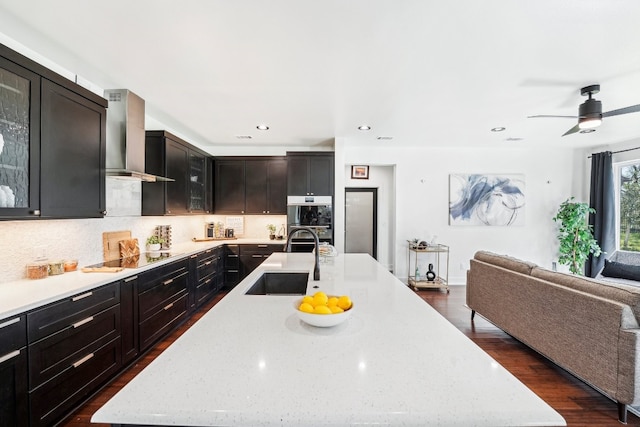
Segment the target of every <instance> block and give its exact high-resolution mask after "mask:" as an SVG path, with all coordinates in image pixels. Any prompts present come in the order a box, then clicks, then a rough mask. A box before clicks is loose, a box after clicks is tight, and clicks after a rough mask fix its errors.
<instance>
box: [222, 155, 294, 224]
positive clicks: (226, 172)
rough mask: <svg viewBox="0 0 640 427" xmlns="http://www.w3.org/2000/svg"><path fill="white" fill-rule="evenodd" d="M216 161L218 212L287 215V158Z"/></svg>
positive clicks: (223, 159)
mask: <svg viewBox="0 0 640 427" xmlns="http://www.w3.org/2000/svg"><path fill="white" fill-rule="evenodd" d="M215 164H216V174H215V178H214V180H215V213H216V214H249V215H250V214H258V215H268V214H271V215H286V213H287V194H286V191H287V184H286V183H287V160H286V159H285V158H284V157H251V158H224V157H219V158H217V159H216V161H215Z"/></svg>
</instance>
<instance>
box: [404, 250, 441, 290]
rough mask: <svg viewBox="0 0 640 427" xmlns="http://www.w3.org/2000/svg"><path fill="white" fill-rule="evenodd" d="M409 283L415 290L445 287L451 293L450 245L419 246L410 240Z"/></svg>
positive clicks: (408, 258)
mask: <svg viewBox="0 0 640 427" xmlns="http://www.w3.org/2000/svg"><path fill="white" fill-rule="evenodd" d="M408 244H409V246H408V251H409V252H408V257H407V264H408V272H407V276H408V284H409V286H411V287H412V288H413V289H414V290H416V291H417V290H418V289H444V290H446V291H447V293H449V246H447V245H443V244H439V243H438V244H430V245H427V246H419V245H417V244H416V243H414V242H411V241H408Z"/></svg>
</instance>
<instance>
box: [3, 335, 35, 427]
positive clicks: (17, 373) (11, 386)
mask: <svg viewBox="0 0 640 427" xmlns="http://www.w3.org/2000/svg"><path fill="white" fill-rule="evenodd" d="M25 335H26V333H25ZM27 397H28V394H27V350H26V348H24V347H23V348H20V349H16V350H14V351H12V352H11V353H8V354H3V355H0V426H2V427H5V426H6V427H9V426H11V427H26V426H28V425H29V402H28V399H27Z"/></svg>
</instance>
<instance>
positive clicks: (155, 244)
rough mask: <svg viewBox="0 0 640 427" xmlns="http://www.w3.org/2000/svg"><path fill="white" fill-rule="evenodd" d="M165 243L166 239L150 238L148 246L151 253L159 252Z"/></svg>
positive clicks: (154, 236)
mask: <svg viewBox="0 0 640 427" xmlns="http://www.w3.org/2000/svg"><path fill="white" fill-rule="evenodd" d="M162 243H164V239H163V238H162V237H160V236H156V235H153V236H149V238H147V246H148V247H149V250H150V251H157V250H160V245H161V244H162Z"/></svg>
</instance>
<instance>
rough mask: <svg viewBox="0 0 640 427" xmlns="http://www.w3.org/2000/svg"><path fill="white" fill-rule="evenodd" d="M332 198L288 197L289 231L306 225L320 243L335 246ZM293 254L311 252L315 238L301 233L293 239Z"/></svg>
mask: <svg viewBox="0 0 640 427" xmlns="http://www.w3.org/2000/svg"><path fill="white" fill-rule="evenodd" d="M331 199H332V198H331V196H288V197H287V224H288V227H289V229H290V228H291V227H294V226H300V225H304V226H306V227H310V228H312V229H313V230H314V231H315V232H316V234H317V235H318V238H319V239H320V242H327V243H329V244H333V216H332V213H333V212H332V203H331V202H332V200H331ZM291 248H292V251H293V252H311V251H312V250H313V236H311V234H309V233H308V232H306V231H299V232H298V233H296V235H295V236H293V239H292V246H291Z"/></svg>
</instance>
